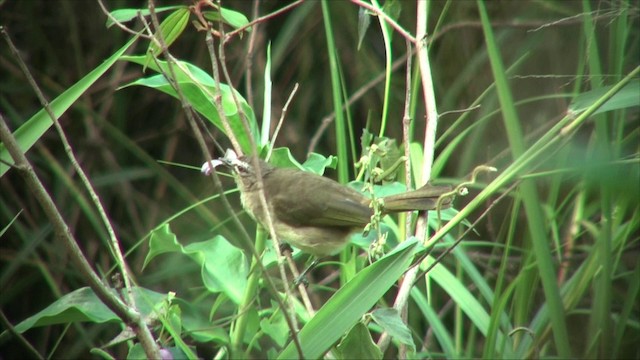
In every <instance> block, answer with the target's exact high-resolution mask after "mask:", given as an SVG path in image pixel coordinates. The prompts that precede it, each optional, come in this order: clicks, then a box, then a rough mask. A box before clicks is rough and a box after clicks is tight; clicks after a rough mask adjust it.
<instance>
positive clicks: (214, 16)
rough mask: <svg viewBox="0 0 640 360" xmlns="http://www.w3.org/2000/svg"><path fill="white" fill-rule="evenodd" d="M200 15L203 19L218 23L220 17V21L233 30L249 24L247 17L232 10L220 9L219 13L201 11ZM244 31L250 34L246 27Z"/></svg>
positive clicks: (249, 29)
mask: <svg viewBox="0 0 640 360" xmlns="http://www.w3.org/2000/svg"><path fill="white" fill-rule="evenodd" d="M202 14H203V15H204V17H205V19H207V20H211V21H219V20H220V16H221V15H222V21H223V22H224V23H225V24H228V25H230V26H231V27H233V28H234V29H238V28H241V27H243V26H245V25H247V24H249V19H247V17H246V16H244V14H242V13H240V12H237V11H234V10H229V9H225V8H220V12H218V11H203V12H202ZM244 31H246V32H251V28H250V27H248V28H246V29H245V30H244Z"/></svg>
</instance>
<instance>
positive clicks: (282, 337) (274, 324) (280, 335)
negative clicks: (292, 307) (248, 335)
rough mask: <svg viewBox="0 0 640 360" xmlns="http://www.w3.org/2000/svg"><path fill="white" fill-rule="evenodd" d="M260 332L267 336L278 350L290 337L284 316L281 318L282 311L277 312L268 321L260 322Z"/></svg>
mask: <svg viewBox="0 0 640 360" xmlns="http://www.w3.org/2000/svg"><path fill="white" fill-rule="evenodd" d="M260 330H262V331H263V332H264V333H265V334H267V335H269V337H270V338H271V339H272V340H273V341H275V342H276V344H277V345H278V347H279V348H282V347H283V346H284V345H285V344H286V343H287V340H289V337H290V336H291V332H290V329H289V326H288V325H287V322H286V321H285V319H284V316H282V311H277V312H276V313H275V314H274V315H272V316H271V317H270V318H268V319H262V320H260Z"/></svg>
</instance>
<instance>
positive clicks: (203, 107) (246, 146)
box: [121, 56, 259, 153]
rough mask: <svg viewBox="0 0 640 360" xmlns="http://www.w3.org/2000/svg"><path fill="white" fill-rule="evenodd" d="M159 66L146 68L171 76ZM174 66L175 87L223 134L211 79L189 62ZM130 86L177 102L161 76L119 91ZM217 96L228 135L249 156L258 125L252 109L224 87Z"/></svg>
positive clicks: (141, 59) (134, 58) (140, 60)
mask: <svg viewBox="0 0 640 360" xmlns="http://www.w3.org/2000/svg"><path fill="white" fill-rule="evenodd" d="M122 60H126V61H130V62H133V63H136V64H139V65H144V64H145V57H144V56H123V57H122ZM158 64H159V65H160V66H159V67H158V66H157V64H156V63H155V62H153V63H150V64H149V68H150V69H152V70H154V71H157V72H162V73H164V74H170V73H171V72H170V71H169V67H168V65H167V62H166V61H159V62H158ZM177 65H178V66H173V70H174V72H175V75H176V80H177V83H178V85H179V86H180V89H181V90H182V93H183V95H184V96H185V98H186V100H187V101H188V102H189V103H190V104H191V106H193V108H194V109H195V110H196V111H198V112H199V113H200V114H202V115H203V116H204V117H206V118H207V119H208V120H209V121H210V122H211V123H212V124H213V125H215V126H216V127H217V128H218V129H220V131H222V132H224V133H225V134H226V130H225V128H224V126H223V124H222V120H221V119H220V116H219V114H218V111H217V110H216V107H215V106H214V97H215V96H216V95H217V94H218V88H217V86H216V83H215V81H214V79H213V78H212V77H211V76H209V74H207V73H206V72H205V71H203V70H202V69H200V68H198V67H197V66H195V65H192V64H190V63H188V62H184V61H178V62H177ZM132 85H141V86H147V87H150V88H153V89H156V90H159V91H162V92H164V93H165V94H169V95H171V96H173V97H174V98H176V99H177V98H178V95H177V93H176V92H175V90H174V89H173V87H172V86H171V84H170V83H169V82H168V81H167V79H166V78H165V77H164V75H156V76H151V77H148V78H142V79H139V80H136V81H134V82H132V83H130V84H127V85H124V86H122V87H121V88H124V87H127V86H132ZM234 94H235V97H236V98H237V99H238V102H239V105H240V108H241V109H240V110H241V111H242V112H243V113H244V114H245V118H246V120H247V122H248V125H249V131H250V134H248V133H247V132H246V131H245V129H244V126H243V125H242V119H241V115H240V111H239V109H238V107H237V106H236V103H235V101H234ZM220 95H221V99H220V100H221V102H222V108H223V111H224V114H225V117H226V118H227V119H228V120H229V125H230V127H231V131H232V132H233V133H234V134H235V136H236V138H237V139H238V142H239V143H240V146H241V147H242V150H243V152H245V153H251V152H252V151H253V150H252V148H251V141H250V138H249V136H253V138H254V139H258V136H259V133H258V126H257V121H256V117H255V114H254V112H253V109H251V107H250V106H249V104H248V103H247V101H246V100H245V99H244V97H242V95H240V93H239V92H237V91H236V90H234V89H232V88H231V87H230V86H228V85H226V84H220ZM227 136H229V134H227Z"/></svg>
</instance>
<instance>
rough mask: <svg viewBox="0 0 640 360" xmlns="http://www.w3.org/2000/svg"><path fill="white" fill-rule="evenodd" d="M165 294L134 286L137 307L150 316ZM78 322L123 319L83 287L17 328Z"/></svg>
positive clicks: (23, 330)
mask: <svg viewBox="0 0 640 360" xmlns="http://www.w3.org/2000/svg"><path fill="white" fill-rule="evenodd" d="M114 294H115V291H114ZM166 297H167V295H166V294H161V293H158V292H155V291H151V290H148V289H144V288H139V287H136V288H133V298H134V300H135V302H136V306H137V307H138V310H139V311H140V313H141V314H142V315H144V316H149V315H150V314H151V313H152V311H153V309H154V307H155V305H156V304H160V303H162V302H163V301H164V300H165V299H166ZM76 321H88V322H94V323H104V322H107V321H120V318H119V317H117V316H116V314H114V313H113V312H112V311H111V310H109V308H108V307H107V306H106V305H105V304H103V303H102V301H100V299H98V297H97V296H96V294H95V293H94V292H93V290H91V288H89V287H84V288H80V289H77V290H75V291H72V292H70V293H69V294H66V295H64V296H63V297H61V298H60V299H58V300H56V301H55V302H53V303H52V304H51V305H49V306H47V307H46V308H45V309H44V310H42V311H40V312H38V313H37V314H35V315H32V316H30V317H29V318H27V319H25V320H24V321H22V322H20V323H19V324H18V325H16V331H18V332H19V333H23V332H25V331H27V330H29V329H31V328H34V327H38V326H47V325H54V324H69V323H72V322H76Z"/></svg>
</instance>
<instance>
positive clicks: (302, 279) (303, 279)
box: [293, 256, 320, 287]
mask: <svg viewBox="0 0 640 360" xmlns="http://www.w3.org/2000/svg"><path fill="white" fill-rule="evenodd" d="M319 262H320V258H318V257H315V256H314V258H313V261H312V262H311V264H309V266H307V268H306V269H304V271H303V272H302V273H300V275H299V276H298V277H297V278H295V280H293V285H294V286H298V285H300V284H304V285H305V287H306V286H308V285H309V281H307V278H306V276H307V273H308V272H309V271H311V270H313V268H315V267H316V265H318V263H319Z"/></svg>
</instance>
